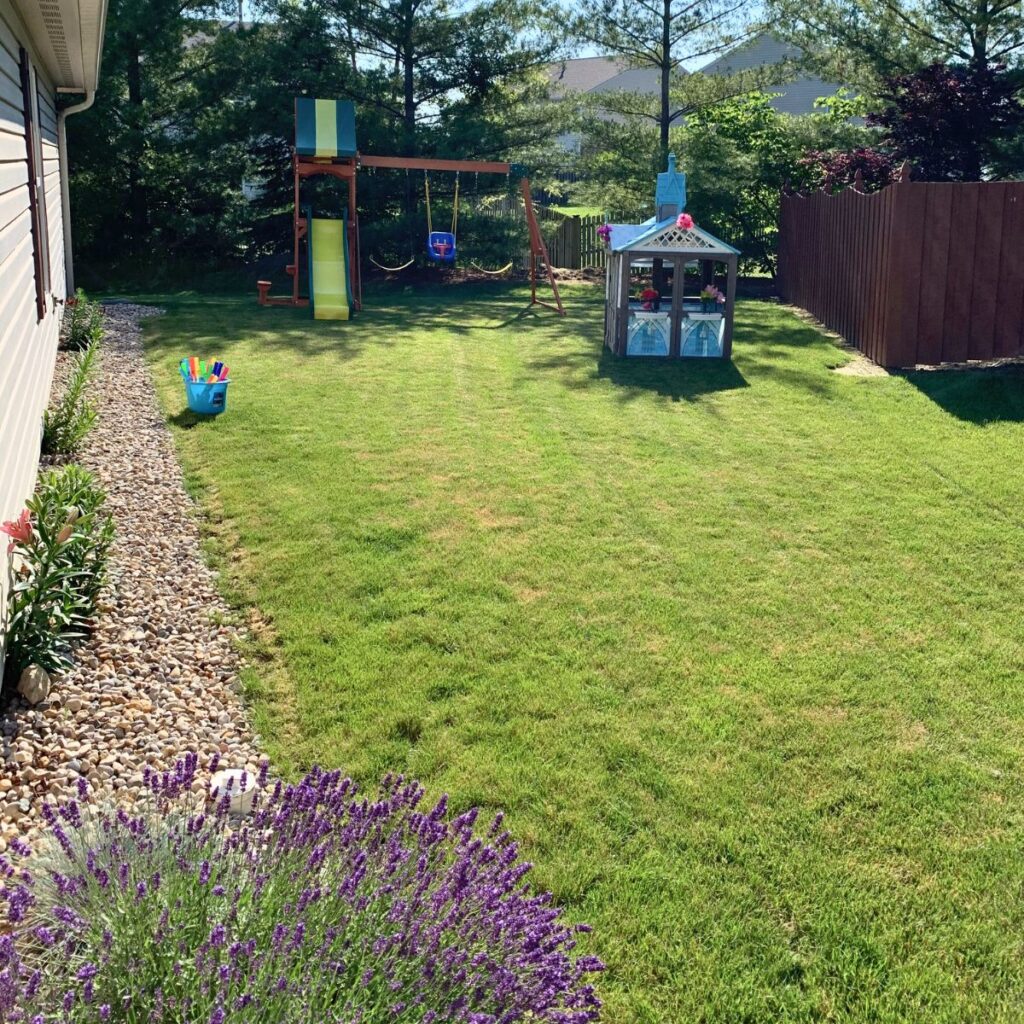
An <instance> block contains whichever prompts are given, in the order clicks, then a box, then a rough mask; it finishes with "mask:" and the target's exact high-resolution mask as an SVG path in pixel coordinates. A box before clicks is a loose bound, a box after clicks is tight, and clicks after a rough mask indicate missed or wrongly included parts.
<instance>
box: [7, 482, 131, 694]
mask: <svg viewBox="0 0 1024 1024" xmlns="http://www.w3.org/2000/svg"><path fill="white" fill-rule="evenodd" d="M105 500H106V495H105V494H104V492H103V491H102V490H101V489H100V488H99V487H97V486H96V483H95V479H94V478H93V476H92V474H91V473H89V472H87V471H86V470H84V469H81V468H80V467H78V466H65V467H62V468H61V469H55V470H51V471H50V472H48V473H44V474H43V476H42V477H41V478H40V480H39V484H38V486H37V489H36V493H35V495H34V496H33V497H32V498H31V499H30V500H29V502H28V505H27V507H26V508H25V509H24V510H23V511H22V513H21V515H20V516H19V517H18V518H17V519H15V520H12V521H10V522H6V523H3V524H2V525H0V532H3V533H5V534H6V535H7V536H8V537H9V538H10V543H9V544H8V547H7V553H8V555H14V556H15V568H14V574H13V575H14V584H13V586H12V588H11V592H10V595H9V598H8V617H7V635H6V642H5V651H6V664H5V680H6V681H9V682H12V683H13V681H14V680H16V679H17V678H18V676H19V675H20V674H21V672H22V670H23V669H24V668H26V667H27V666H28V665H33V664H35V665H41V666H42V667H43V668H45V669H46V670H47V671H52V670H54V669H59V668H63V667H65V666H66V665H67V664H68V662H69V659H70V647H71V645H72V644H73V643H74V641H76V640H78V639H81V638H82V637H83V636H84V635H85V634H86V632H87V631H88V627H89V622H90V620H91V618H92V617H93V616H94V615H95V612H96V599H97V597H98V595H99V592H100V589H101V588H102V586H103V584H104V582H105V581H106V576H107V563H108V557H109V552H110V545H111V543H112V541H113V539H114V526H113V520H112V519H111V517H110V515H109V513H108V512H107V511H106V510H105V507H104V505H105Z"/></svg>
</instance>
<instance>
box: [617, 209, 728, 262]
mask: <svg viewBox="0 0 1024 1024" xmlns="http://www.w3.org/2000/svg"><path fill="white" fill-rule="evenodd" d="M611 229H612V235H611V247H612V251H613V252H629V251H634V250H644V251H649V250H661V251H663V252H666V253H693V254H695V255H696V254H700V255H702V256H715V255H719V256H738V255H739V252H740V251H739V249H734V248H733V247H732V246H731V245H729V244H728V243H727V242H723V241H722V240H721V239H720V238H715V236H714V235H712V234H711V233H710V232H709V231H705V230H704V229H703V228H699V227H697V225H696V224H695V225H694V226H693V227H692V228H681V227H679V226H678V225H677V224H676V218H675V217H667V218H666V219H665V220H661V221H656V220H654V218H653V217H652V218H651V219H650V220H648V221H644V223H643V224H612V225H611Z"/></svg>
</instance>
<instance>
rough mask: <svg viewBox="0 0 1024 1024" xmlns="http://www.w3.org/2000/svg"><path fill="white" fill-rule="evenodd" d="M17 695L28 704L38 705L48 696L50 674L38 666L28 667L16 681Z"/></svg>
mask: <svg viewBox="0 0 1024 1024" xmlns="http://www.w3.org/2000/svg"><path fill="white" fill-rule="evenodd" d="M18 693H20V694H21V695H22V697H24V698H25V700H27V701H28V702H29V704H39V703H41V702H42V701H44V700H46V698H47V697H49V696H50V673H49V672H47V671H46V669H45V668H43V667H42V666H40V665H29V666H28V668H26V669H25V670H24V671H23V672H22V673H21V678H20V679H19V680H18Z"/></svg>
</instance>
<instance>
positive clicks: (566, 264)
mask: <svg viewBox="0 0 1024 1024" xmlns="http://www.w3.org/2000/svg"><path fill="white" fill-rule="evenodd" d="M534 210H535V211H536V214H537V220H538V222H539V223H540V229H541V233H542V234H543V235H544V242H545V244H546V245H547V247H548V258H549V259H550V260H551V265H552V266H553V267H562V268H564V269H569V270H582V269H583V268H584V267H598V268H600V269H604V266H605V264H606V262H607V247H606V246H605V244H604V243H603V242H602V241H601V239H600V238H599V237H598V234H597V229H598V228H599V227H600V226H601V225H602V224H603V223H604V218H603V217H597V216H594V217H576V216H573V215H571V214H567V213H562V212H561V211H560V210H554V209H551V208H550V207H548V206H537V205H534ZM479 212H480V213H481V214H483V215H484V216H487V217H513V218H515V219H516V220H517V221H524V222H525V217H524V214H523V204H522V202H521V201H520V200H519V199H518V197H515V196H511V197H509V196H503V197H502V198H501V199H500V200H498V201H496V202H492V203H488V204H487V205H485V206H481V208H480V210H479ZM515 263H516V266H517V269H519V267H520V264H521V263H522V264H523V265H525V263H524V261H522V260H518V259H517V260H516V261H515Z"/></svg>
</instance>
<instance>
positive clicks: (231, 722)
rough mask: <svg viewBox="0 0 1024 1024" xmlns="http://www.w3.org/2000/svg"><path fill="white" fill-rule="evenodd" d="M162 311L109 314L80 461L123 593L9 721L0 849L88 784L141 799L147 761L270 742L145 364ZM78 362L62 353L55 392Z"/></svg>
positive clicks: (238, 750) (235, 753) (0, 754)
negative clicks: (252, 708) (100, 506)
mask: <svg viewBox="0 0 1024 1024" xmlns="http://www.w3.org/2000/svg"><path fill="white" fill-rule="evenodd" d="M159 312H160V311H159V310H156V309H153V308H149V307H144V306H131V305H112V306H107V307H106V308H105V313H106V334H105V338H104V344H103V348H102V349H101V361H100V368H99V373H98V375H97V379H96V381H95V382H94V383H93V385H92V386H91V390H90V394H91V395H92V397H93V398H94V399H95V400H96V402H97V406H98V409H99V418H98V421H97V423H96V426H95V427H94V428H93V430H92V432H91V433H90V434H89V436H88V438H87V440H86V443H85V448H84V451H83V454H82V457H81V459H80V460H79V461H80V462H81V464H82V465H83V466H85V467H86V468H87V469H90V470H92V471H94V472H95V473H96V474H97V476H98V478H99V480H100V482H101V484H102V486H103V487H104V488H105V489H106V491H107V494H108V499H107V500H108V507H109V509H110V511H111V512H112V513H113V516H114V523H115V527H116V530H117V539H116V541H115V545H114V551H113V559H112V571H111V584H110V587H109V589H108V591H107V592H106V593H105V594H104V595H103V597H102V599H101V604H102V608H103V611H102V614H101V616H100V619H99V621H98V623H97V627H96V630H95V632H94V633H93V635H92V636H91V637H90V638H89V639H88V640H87V641H86V642H85V643H83V644H82V645H81V646H80V647H79V648H78V649H77V650H76V652H75V662H76V664H75V667H74V668H73V669H72V670H70V671H68V672H66V673H63V674H59V675H55V676H54V678H53V687H52V690H51V692H50V695H49V698H48V699H47V701H45V702H44V703H41V704H38V705H36V706H35V707H32V706H29V705H28V704H27V703H26V702H24V701H23V700H22V699H21V698H17V699H16V700H15V701H14V702H13V703H12V704H11V705H10V706H9V707H8V708H7V710H6V712H5V713H4V715H3V717H2V718H0V744H2V746H0V760H2V762H3V764H2V770H0V851H2V850H4V849H6V848H7V845H8V843H9V841H10V839H11V838H12V837H13V836H15V835H17V834H31V833H32V832H34V831H35V830H36V828H37V827H38V825H39V824H40V822H39V814H40V807H41V804H42V803H43V801H44V800H46V799H57V798H60V797H61V796H62V795H64V794H70V793H71V791H72V789H73V788H74V787H75V785H76V784H77V780H78V778H79V777H80V776H84V777H85V778H87V779H88V780H89V782H90V784H91V785H92V787H93V788H94V789H96V790H98V791H100V792H107V793H111V794H116V795H117V796H118V798H119V799H124V800H127V801H131V800H132V799H133V798H134V796H135V795H136V794H137V793H138V792H139V791H140V790H141V788H142V771H143V768H144V767H145V766H146V765H151V766H153V767H154V768H157V769H163V768H168V767H170V766H171V765H172V764H173V763H174V761H175V759H176V758H177V757H179V756H181V755H182V754H183V753H185V752H187V751H190V750H191V751H195V752H197V753H198V754H199V755H200V760H201V763H202V764H204V765H205V764H206V763H207V762H208V761H209V759H210V757H211V756H212V755H213V754H214V753H218V754H220V755H221V764H222V767H239V768H241V767H249V768H251V769H253V770H255V768H256V765H257V759H258V756H259V752H258V738H257V737H255V736H254V735H253V733H252V732H251V730H250V728H249V726H248V723H247V720H246V716H245V713H244V711H243V708H242V706H241V703H240V701H239V698H238V696H237V695H236V690H237V677H238V670H239V665H240V658H239V655H238V653H237V650H236V648H235V645H234V643H233V639H234V637H235V635H236V633H237V630H238V626H237V625H235V624H234V621H233V617H232V615H231V613H230V612H229V609H228V608H227V606H226V605H225V603H224V601H223V600H222V599H221V598H220V596H219V595H218V593H217V588H216V584H215V578H214V574H213V572H212V571H211V570H210V568H209V567H208V566H207V564H206V562H205V560H204V559H203V557H202V556H201V554H200V547H199V543H200V539H199V529H198V524H197V522H196V519H195V510H194V505H193V502H192V501H191V499H190V498H189V496H188V495H187V493H186V492H185V487H184V484H183V482H182V476H181V470H180V467H179V465H178V460H177V455H176V452H175V449H174V443H173V441H172V439H171V436H170V433H169V431H168V429H167V427H166V424H165V423H164V419H163V416H162V415H161V412H160V409H159V406H158V405H157V400H156V394H155V392H154V390H153V383H152V380H151V378H150V374H149V369H148V368H147V366H146V363H145V360H144V359H143V355H142V342H141V332H140V329H139V325H138V321H139V319H140V318H141V317H144V316H149V315H154V314H156V313H159ZM66 366H67V356H66V354H64V353H61V354H60V356H59V357H58V367H57V372H56V378H55V381H54V391H55V393H59V389H60V388H61V387H62V384H63V378H64V370H65V369H66ZM203 785H205V780H197V782H196V788H199V787H200V786H203Z"/></svg>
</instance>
